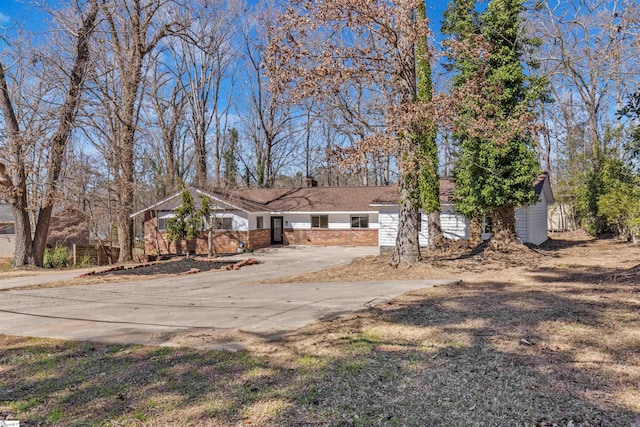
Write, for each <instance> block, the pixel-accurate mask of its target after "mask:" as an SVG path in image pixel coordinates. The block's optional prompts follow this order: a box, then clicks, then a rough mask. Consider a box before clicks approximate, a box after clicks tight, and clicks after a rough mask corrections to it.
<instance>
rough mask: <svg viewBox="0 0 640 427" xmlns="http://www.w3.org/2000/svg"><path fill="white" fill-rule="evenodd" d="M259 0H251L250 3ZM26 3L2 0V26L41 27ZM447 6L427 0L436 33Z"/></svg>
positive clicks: (442, 0)
mask: <svg viewBox="0 0 640 427" xmlns="http://www.w3.org/2000/svg"><path fill="white" fill-rule="evenodd" d="M257 1H259V0H249V3H250V4H251V3H256V2H257ZM26 3H27V2H26V1H25V0H0V26H2V27H6V26H9V25H11V23H12V22H15V23H17V24H18V25H19V26H22V25H24V26H25V27H26V28H27V29H29V30H32V31H38V29H41V28H42V27H43V26H44V23H45V21H46V19H47V16H46V14H44V13H42V12H41V11H39V10H38V9H37V8H34V7H31V6H29V5H28V4H26ZM50 3H56V1H55V0H52V1H50ZM446 7H447V0H438V1H427V14H428V15H429V19H431V22H432V24H431V30H432V31H433V32H434V33H439V32H440V21H441V19H442V12H443V11H444V10H445V8H446Z"/></svg>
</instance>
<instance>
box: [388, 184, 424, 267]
mask: <svg viewBox="0 0 640 427" xmlns="http://www.w3.org/2000/svg"><path fill="white" fill-rule="evenodd" d="M410 175H412V174H410ZM401 176H402V175H401ZM399 187H400V188H399V192H400V209H399V212H398V235H397V236H396V246H395V248H394V250H393V254H392V255H391V259H390V263H391V264H392V265H399V264H402V265H412V264H415V263H416V262H418V261H419V260H420V241H419V237H418V220H419V215H418V205H417V203H416V202H415V200H414V199H415V197H414V196H415V194H416V190H417V182H416V180H415V179H411V178H410V177H407V176H405V177H404V179H401V180H400V183H399Z"/></svg>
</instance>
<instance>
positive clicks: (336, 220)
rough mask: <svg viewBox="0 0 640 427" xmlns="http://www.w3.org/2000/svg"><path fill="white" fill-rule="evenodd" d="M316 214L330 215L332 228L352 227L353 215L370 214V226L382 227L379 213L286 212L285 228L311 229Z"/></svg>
mask: <svg viewBox="0 0 640 427" xmlns="http://www.w3.org/2000/svg"><path fill="white" fill-rule="evenodd" d="M315 215H327V216H328V217H329V228H331V229H342V230H344V229H350V228H351V216H352V215H357V216H365V215H367V216H369V228H373V229H377V228H379V227H380V224H379V222H378V214H377V213H369V214H351V213H348V212H347V213H329V214H327V213H322V212H318V213H317V214H298V213H291V214H284V215H283V216H284V226H285V228H293V229H310V228H311V216H315Z"/></svg>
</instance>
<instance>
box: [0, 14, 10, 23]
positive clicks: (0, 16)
mask: <svg viewBox="0 0 640 427" xmlns="http://www.w3.org/2000/svg"><path fill="white" fill-rule="evenodd" d="M10 21H11V18H10V17H8V16H7V15H5V14H4V13H2V12H0V24H8V23H9V22H10Z"/></svg>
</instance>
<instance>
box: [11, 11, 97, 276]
mask: <svg viewBox="0 0 640 427" xmlns="http://www.w3.org/2000/svg"><path fill="white" fill-rule="evenodd" d="M98 12H99V5H98V0H89V1H88V4H87V5H86V6H85V5H84V4H83V3H81V2H76V3H75V4H74V7H73V9H70V10H68V11H66V13H61V14H57V13H56V14H55V15H54V17H55V18H57V22H58V23H59V24H61V25H64V26H67V25H68V26H71V28H68V27H67V28H66V29H67V33H68V34H70V35H71V36H72V37H73V40H74V45H75V46H74V51H73V53H72V60H71V64H72V66H71V69H70V70H65V72H66V73H67V75H68V82H67V85H68V86H67V88H66V91H65V92H66V94H65V95H64V98H65V99H64V101H63V102H62V104H61V106H60V107H59V109H57V111H56V112H55V114H56V115H57V116H58V119H59V121H58V124H57V126H56V128H55V131H54V132H53V133H52V134H50V135H46V136H44V137H45V138H46V142H45V143H44V144H43V146H44V147H46V148H47V149H48V156H49V157H48V159H47V162H46V178H45V180H44V182H43V183H42V190H43V193H42V199H41V203H40V205H39V206H38V207H37V211H38V214H37V218H36V222H35V230H34V233H33V237H32V229H31V222H30V219H29V209H34V212H35V207H33V206H32V207H31V208H30V206H29V204H28V191H27V180H28V173H29V171H28V169H27V167H26V164H25V162H26V160H27V159H26V155H27V152H26V151H25V148H26V147H28V146H29V145H30V143H29V142H28V140H29V138H31V137H32V136H33V134H31V135H30V132H31V129H29V128H24V127H21V117H20V116H19V115H17V114H16V107H15V102H16V100H15V98H14V97H13V96H12V95H13V94H12V92H11V91H10V89H9V82H8V80H9V79H7V75H6V69H5V66H4V64H3V63H0V110H1V111H2V115H3V118H4V123H5V127H6V141H5V143H4V144H3V146H2V151H1V153H2V154H0V188H1V189H2V192H3V193H5V194H6V195H7V199H8V200H9V202H10V204H11V207H12V210H13V216H14V221H15V230H16V245H15V257H14V265H15V266H16V267H21V266H23V265H27V264H29V265H35V266H39V267H41V266H42V262H43V256H44V250H45V247H46V241H47V235H48V231H49V225H50V222H51V213H52V211H53V206H54V202H55V196H56V190H57V188H58V184H59V179H60V176H61V171H62V166H63V162H64V158H65V151H66V147H67V144H68V141H69V137H70V135H71V132H72V130H73V128H74V124H75V119H76V112H77V109H78V104H79V103H80V99H81V96H82V91H83V85H84V79H85V74H86V71H87V67H88V64H89V60H90V50H89V40H90V38H91V36H92V34H93V32H94V28H95V23H96V18H97V16H98ZM64 26H63V28H64ZM52 50H54V51H55V49H52ZM43 58H44V57H43ZM25 59H31V60H34V59H35V58H33V57H32V58H22V60H25ZM64 62H65V61H60V62H57V61H52V63H54V64H55V63H58V64H60V63H63V64H64ZM43 77H45V76H42V75H41V76H40V78H43ZM34 78H37V77H35V76H34ZM23 123H24V122H23ZM25 143H26V144H25ZM31 143H33V141H32V142H31Z"/></svg>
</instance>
